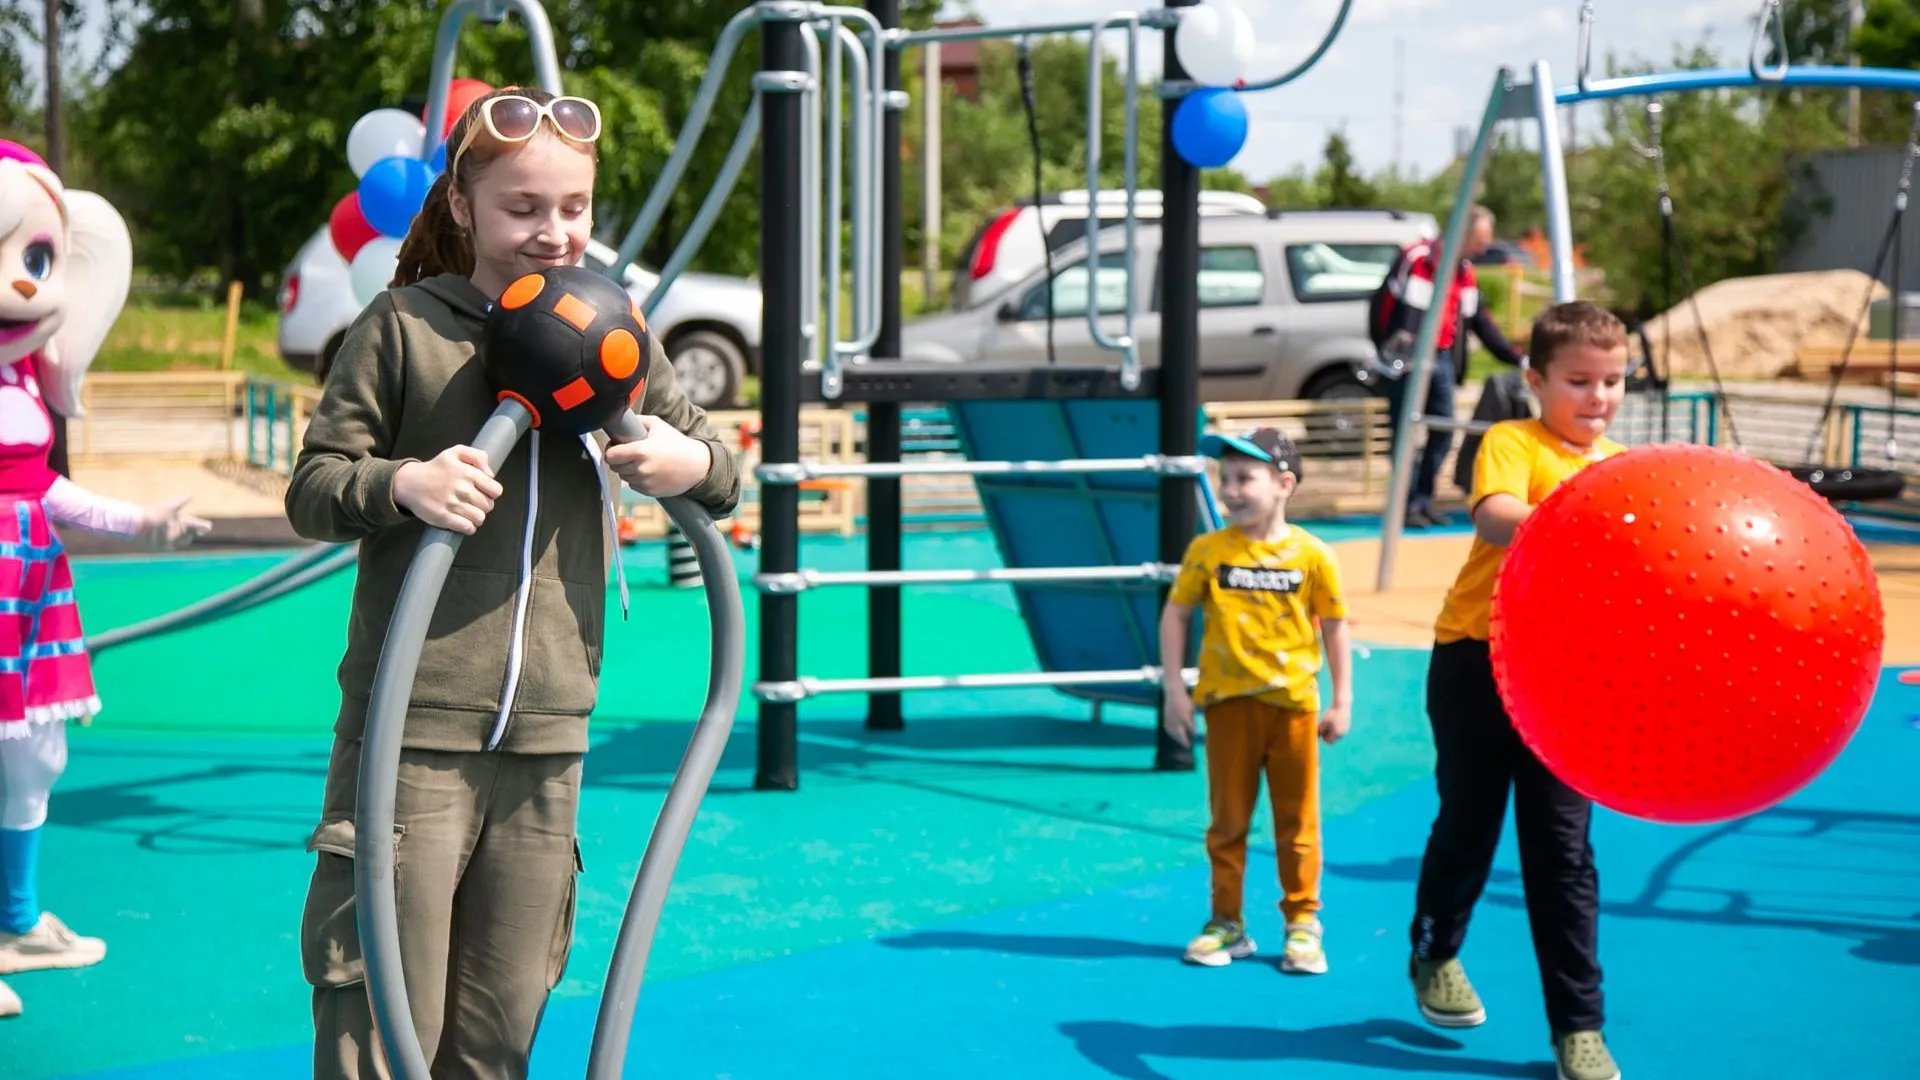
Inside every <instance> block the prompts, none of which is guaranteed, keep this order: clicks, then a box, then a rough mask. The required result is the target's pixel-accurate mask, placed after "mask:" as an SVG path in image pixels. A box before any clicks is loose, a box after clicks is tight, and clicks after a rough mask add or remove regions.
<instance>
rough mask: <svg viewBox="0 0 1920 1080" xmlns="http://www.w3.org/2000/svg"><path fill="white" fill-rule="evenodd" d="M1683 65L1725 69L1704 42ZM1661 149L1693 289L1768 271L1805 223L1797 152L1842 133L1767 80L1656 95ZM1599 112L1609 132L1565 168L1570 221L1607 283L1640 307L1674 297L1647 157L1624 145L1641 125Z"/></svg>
mask: <svg viewBox="0 0 1920 1080" xmlns="http://www.w3.org/2000/svg"><path fill="white" fill-rule="evenodd" d="M1676 66H1678V67H1681V68H1693V67H1718V66H1723V65H1722V63H1721V62H1720V61H1719V59H1718V58H1717V57H1715V56H1714V55H1713V54H1712V53H1711V52H1709V51H1707V50H1705V49H1696V50H1694V51H1693V52H1691V53H1689V54H1685V55H1682V56H1681V57H1680V58H1679V60H1678V63H1677V65H1676ZM1661 105H1662V114H1661V129H1662V131H1661V149H1662V152H1663V156H1664V162H1665V167H1666V175H1667V184H1668V188H1669V191H1670V192H1671V194H1672V197H1673V199H1674V203H1675V214H1674V220H1675V227H1676V232H1677V235H1678V241H1679V243H1680V244H1681V245H1683V246H1684V250H1685V253H1686V257H1687V262H1688V263H1689V265H1690V269H1691V271H1692V285H1693V287H1694V288H1695V289H1700V288H1704V287H1706V286H1707V285H1709V284H1711V283H1713V282H1715V281H1719V280H1722V279H1724V278H1729V277H1739V276H1746V275H1752V274H1765V273H1771V272H1772V271H1773V268H1774V265H1775V259H1776V257H1777V255H1778V254H1779V252H1781V251H1782V250H1785V249H1786V248H1787V247H1789V246H1791V245H1792V244H1793V243H1794V242H1795V240H1796V239H1797V238H1798V236H1799V235H1800V233H1801V231H1802V230H1804V228H1805V227H1806V225H1807V224H1808V220H1807V213H1808V211H1807V208H1805V207H1802V206H1799V205H1797V204H1794V203H1792V202H1791V201H1790V200H1791V196H1792V194H1793V192H1794V189H1795V187H1796V182H1795V180H1796V173H1797V172H1798V171H1799V170H1801V169H1803V168H1804V167H1805V166H1804V158H1805V155H1806V154H1807V153H1808V152H1810V151H1813V150H1818V149H1826V148H1831V147H1836V146H1839V145H1841V144H1842V143H1843V142H1844V138H1843V133H1842V131H1841V129H1840V126H1839V124H1838V123H1837V122H1836V119H1835V117H1834V116H1833V113H1832V110H1831V109H1829V108H1828V107H1827V105H1826V103H1825V102H1819V101H1812V100H1808V99H1804V98H1798V97H1796V96H1794V95H1791V94H1784V93H1781V92H1780V91H1777V90H1773V89H1770V88H1765V87H1761V88H1755V89H1744V88H1743V89H1737V90H1725V91H1711V92H1705V91H1703V92H1693V93H1686V94H1672V95H1667V96H1665V97H1664V98H1663V99H1662V101H1661ZM1605 115H1606V116H1607V124H1606V133H1607V139H1606V141H1604V142H1601V143H1597V144H1595V145H1593V146H1591V147H1589V148H1588V150H1587V151H1586V152H1585V153H1582V154H1581V155H1580V156H1579V157H1578V158H1576V159H1574V160H1573V161H1572V162H1571V163H1570V166H1569V175H1568V188H1569V194H1570V196H1571V199H1572V212H1573V228H1574V232H1575V234H1576V235H1577V236H1579V237H1580V238H1581V239H1582V241H1583V242H1584V244H1585V245H1586V248H1587V255H1588V258H1589V260H1590V261H1592V262H1594V263H1596V264H1598V265H1599V266H1600V267H1601V268H1602V269H1604V270H1605V272H1606V280H1607V289H1608V291H1609V292H1611V293H1613V294H1614V298H1615V301H1616V302H1617V303H1618V304H1620V305H1621V306H1623V307H1627V308H1630V309H1637V310H1639V311H1641V312H1642V313H1652V312H1654V311H1658V310H1664V308H1666V307H1667V306H1669V305H1671V304H1673V303H1678V302H1679V301H1680V300H1681V299H1682V298H1683V296H1684V290H1685V288H1686V285H1685V283H1684V282H1682V281H1681V280H1679V278H1678V276H1677V274H1676V276H1675V278H1674V282H1673V293H1672V295H1667V294H1666V292H1665V289H1664V287H1663V284H1662V267H1663V258H1664V252H1663V249H1662V247H1661V230H1660V226H1659V220H1660V219H1659V204H1658V198H1657V193H1656V188H1655V178H1654V175H1653V170H1652V167H1651V165H1650V163H1649V162H1648V159H1647V158H1645V157H1644V156H1642V155H1641V154H1640V153H1639V152H1638V151H1637V150H1636V149H1635V148H1634V145H1633V142H1634V141H1638V142H1639V143H1642V144H1645V143H1647V142H1648V140H1649V137H1650V136H1649V131H1648V128H1647V125H1646V122H1645V117H1644V114H1643V113H1642V112H1641V111H1640V110H1639V109H1628V108H1626V107H1621V108H1618V109H1614V110H1610V111H1609V112H1608V113H1606V114H1605Z"/></svg>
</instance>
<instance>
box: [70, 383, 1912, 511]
mask: <svg viewBox="0 0 1920 1080" xmlns="http://www.w3.org/2000/svg"><path fill="white" fill-rule="evenodd" d="M1917 351H1920V350H1917ZM1478 390H1479V388H1478V387H1477V386H1468V387H1462V388H1461V400H1460V402H1459V408H1458V415H1460V416H1462V417H1466V416H1470V415H1471V414H1472V410H1473V407H1474V403H1475V399H1476V397H1477V395H1478ZM1856 393H1857V391H1856ZM319 399H320V391H319V389H318V388H316V387H313V386H311V385H304V384H297V383H292V382H285V381H280V380H269V379H263V378H260V377H258V376H249V375H246V374H244V373H238V372H214V371H209V372H166V373H118V372H100V373H96V374H93V375H90V376H89V377H88V379H87V380H86V382H85V384H84V385H83V387H82V390H81V402H82V404H83V405H84V406H85V407H86V415H85V416H84V417H82V418H80V419H78V420H76V421H74V422H73V423H72V424H70V425H69V428H68V433H69V456H70V458H71V459H72V460H73V461H74V462H75V463H76V464H78V465H86V466H95V467H99V466H112V465H116V464H126V465H136V464H139V465H152V464H156V463H158V464H174V465H179V464H203V465H206V466H207V467H209V468H212V469H214V470H216V471H218V472H221V473H223V474H226V475H228V476H231V477H233V478H234V479H237V480H240V481H241V482H243V483H245V484H246V485H247V486H249V487H253V488H255V489H265V490H267V491H268V492H269V493H271V494H278V492H279V490H280V489H281V485H283V484H284V483H285V477H286V476H287V475H288V474H290V473H291V472H292V468H293V462H294V460H295V458H296V456H297V455H298V452H299V446H300V441H301V439H302V437H303V436H304V434H305V432H306V425H307V420H308V417H310V416H311V415H312V413H313V409H314V407H315V405H316V404H317V403H318V401H319ZM1876 400H1877V402H1878V403H1877V404H1876V403H1868V402H1865V401H1846V402H1843V403H1841V404H1840V405H1839V408H1838V410H1837V415H1836V416H1835V417H1834V423H1833V424H1832V425H1831V426H1830V427H1829V428H1828V429H1827V430H1826V433H1825V434H1826V437H1825V439H1824V440H1821V442H1822V443H1823V444H1824V445H1823V446H1822V447H1820V450H1821V452H1823V454H1824V458H1825V461H1826V462H1828V463H1831V464H1849V463H1853V462H1858V463H1859V464H1860V465H1863V466H1883V467H1884V464H1885V463H1884V462H1882V461H1879V460H1875V459H1876V458H1878V457H1880V456H1881V455H1880V453H1879V447H1880V446H1881V445H1882V444H1883V443H1884V441H1885V439H1886V434H1887V432H1886V428H1887V426H1888V423H1889V420H1890V419H1891V420H1892V421H1893V422H1894V426H1895V427H1897V428H1898V429H1899V430H1898V444H1899V446H1900V460H1899V461H1898V463H1897V464H1895V465H1894V467H1895V468H1897V469H1899V471H1901V472H1904V473H1906V474H1907V475H1908V476H1909V477H1910V478H1911V479H1913V480H1914V481H1915V483H1913V484H1910V485H1909V487H1910V490H1912V491H1914V492H1916V493H1920V456H1916V450H1920V410H1910V409H1908V408H1905V407H1904V406H1903V407H1902V408H1901V409H1900V410H1899V411H1898V412H1897V413H1889V411H1888V409H1887V407H1886V405H1885V404H1884V399H1876ZM1204 411H1205V413H1206V417H1207V427H1208V428H1209V429H1210V430H1220V431H1247V430H1250V429H1252V428H1255V427H1258V426H1261V425H1273V426H1276V427H1279V428H1280V429H1282V430H1283V431H1286V432H1287V433H1288V434H1289V435H1291V436H1292V437H1293V438H1294V439H1295V441H1296V442H1298V443H1299V445H1300V447H1301V450H1302V451H1303V453H1304V456H1305V458H1306V473H1305V475H1304V477H1303V482H1302V483H1301V485H1300V487H1299V488H1298V490H1297V492H1296V494H1295V496H1294V499H1293V504H1292V512H1293V513H1295V514H1296V515H1300V516H1314V515H1322V514H1329V513H1332V514H1345V513H1361V514H1367V513H1378V512H1379V511H1380V510H1381V508H1382V507H1383V506H1384V505H1385V502H1386V496H1387V491H1388V487H1389V478H1390V474H1391V462H1390V458H1389V454H1388V443H1389V439H1388V423H1389V418H1388V415H1387V405H1386V402H1385V401H1383V400H1381V399H1379V398H1371V397H1369V398H1360V399H1349V400H1337V401H1319V402H1308V401H1297V400H1288V401H1235V402H1213V403H1209V404H1207V405H1205V406H1204ZM1655 412H1657V410H1655V409H1654V408H1653V406H1652V404H1651V403H1650V402H1648V401H1645V400H1643V399H1640V398H1630V399H1629V402H1628V405H1627V407H1626V408H1625V409H1624V410H1623V413H1622V416H1621V419H1620V421H1619V423H1617V424H1616V437H1617V438H1620V439H1622V440H1623V441H1627V442H1630V443H1631V442H1643V441H1650V440H1652V439H1654V438H1657V437H1658V432H1659V425H1658V424H1657V422H1656V417H1655V416H1654V413H1655ZM1819 414H1820V410H1819V408H1818V405H1817V404H1809V403H1808V402H1807V400H1805V395H1795V396H1793V397H1791V398H1789V397H1786V396H1784V395H1783V392H1782V390H1781V388H1779V387H1774V388H1771V389H1768V390H1766V391H1764V392H1763V391H1762V390H1761V389H1760V388H1752V389H1747V388H1741V389H1734V390H1732V391H1731V392H1730V393H1729V394H1728V395H1727V398H1726V401H1725V402H1724V403H1723V404H1722V405H1721V406H1720V407H1718V408H1716V407H1715V406H1714V403H1713V402H1712V400H1711V396H1710V395H1706V394H1702V393H1699V392H1687V393H1680V392H1676V393H1675V395H1674V398H1673V401H1672V403H1671V405H1670V408H1669V412H1668V418H1669V424H1668V427H1669V430H1670V437H1672V438H1674V439H1679V440H1686V441H1692V442H1704V443H1718V444H1728V443H1730V442H1731V440H1730V439H1729V437H1728V430H1727V428H1728V425H1727V424H1726V423H1725V419H1726V418H1727V417H1728V416H1733V417H1737V418H1738V419H1739V424H1738V431H1739V434H1740V436H1741V440H1740V441H1741V444H1742V445H1741V448H1742V449H1744V450H1746V451H1748V452H1750V453H1755V454H1758V455H1760V456H1762V457H1764V458H1767V459H1768V460H1773V461H1794V462H1797V461H1799V460H1800V458H1801V457H1803V456H1804V454H1805V452H1806V450H1805V442H1806V440H1807V438H1808V435H1809V434H1810V433H1812V432H1813V431H1815V430H1816V428H1818V426H1819V423H1818V419H1819ZM710 421H711V423H712V424H713V426H714V428H715V430H716V431H718V432H719V434H720V436H721V438H722V439H723V441H725V442H726V444H727V445H728V447H729V448H730V449H732V450H733V451H734V452H735V454H736V455H737V456H738V460H739V467H740V472H741V475H742V494H741V501H740V509H739V511H738V513H737V514H736V515H735V517H734V519H733V521H731V522H729V523H728V527H729V528H733V527H738V528H741V529H744V530H746V531H749V532H751V531H754V530H757V529H758V527H759V519H760V486H759V484H758V483H756V482H755V481H754V479H753V468H754V466H755V465H756V464H758V462H759V460H760V450H759V441H758V431H759V423H760V415H759V413H758V412H757V411H752V410H733V411H724V412H715V413H712V414H710ZM865 422H866V414H865V411H864V410H862V409H859V408H858V407H857V406H855V407H852V408H822V407H814V408H806V409H803V410H802V411H801V416H800V453H801V457H802V458H803V459H805V460H810V461H827V462H852V461H860V460H862V453H861V447H862V446H864V445H865V441H866V432H865ZM1461 441H1462V440H1461V439H1459V438H1457V437H1456V438H1455V439H1454V440H1453V445H1454V448H1455V449H1454V451H1451V452H1450V453H1449V455H1448V460H1447V462H1446V464H1445V465H1443V467H1442V471H1441V482H1440V496H1441V498H1442V499H1443V500H1449V501H1450V500H1452V499H1456V498H1459V497H1461V496H1463V495H1464V493H1463V492H1459V491H1457V490H1455V489H1454V487H1453V485H1452V482H1451V477H1452V474H1453V455H1454V454H1455V453H1457V449H1458V447H1459V445H1460V442H1461ZM902 446H903V451H904V454H905V456H906V457H908V458H909V459H922V460H925V459H935V460H937V459H941V458H957V457H961V456H962V455H961V452H960V446H959V442H958V439H957V437H956V436H955V434H954V432H953V428H952V423H951V419H950V418H949V417H947V415H946V411H945V410H944V409H943V408H941V407H939V406H937V405H935V406H929V407H926V408H922V409H917V410H908V414H907V416H906V418H905V422H904V423H903V432H902ZM622 491H623V493H624V497H623V500H622V501H623V512H624V513H625V515H626V516H627V518H628V527H629V530H630V531H631V532H632V533H633V534H636V535H640V536H658V535H660V534H661V533H662V532H663V531H664V529H665V527H666V515H665V514H664V513H663V512H662V511H661V510H660V508H659V507H658V505H657V504H655V503H654V502H653V501H652V500H649V499H644V498H641V497H640V496H638V495H635V494H633V493H631V492H625V491H624V489H622ZM902 497H903V501H904V502H905V504H906V517H907V521H906V526H907V527H908V528H910V529H911V528H921V529H925V528H941V527H952V526H960V527H971V526H977V525H979V524H980V523H981V522H982V520H983V519H982V518H981V515H980V507H979V503H978V500H977V498H976V497H975V493H974V487H973V483H972V481H971V480H970V479H968V478H966V477H957V478H956V477H937V476H933V477H929V476H917V477H909V478H907V479H906V480H905V481H903V483H902ZM1911 498H1912V497H1911V496H1910V499H1911ZM1907 505H1908V506H1914V505H1915V504H1914V503H1913V502H1911V501H1910V502H1908V503H1907ZM866 507H867V500H866V484H865V482H864V481H861V480H858V479H834V480H819V481H810V482H808V483H806V484H803V485H801V528H802V529H803V531H807V532H813V533H834V534H838V535H843V536H847V535H852V534H854V533H855V532H856V531H858V530H859V529H860V528H861V527H862V525H863V524H864V522H865V515H866Z"/></svg>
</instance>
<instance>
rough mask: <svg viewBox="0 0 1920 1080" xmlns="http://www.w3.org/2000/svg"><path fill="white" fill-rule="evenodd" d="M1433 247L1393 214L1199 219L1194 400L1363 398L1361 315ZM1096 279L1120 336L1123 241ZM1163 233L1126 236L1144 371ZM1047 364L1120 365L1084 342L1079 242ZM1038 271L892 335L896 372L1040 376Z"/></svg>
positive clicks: (1151, 354)
mask: <svg viewBox="0 0 1920 1080" xmlns="http://www.w3.org/2000/svg"><path fill="white" fill-rule="evenodd" d="M1438 235H1439V227H1438V225H1437V223H1436V222H1435V221H1434V218H1433V216H1432V215H1430V214H1417V213H1404V212H1401V211H1396V210H1277V211H1269V212H1267V213H1264V214H1220V215H1214V216H1203V217H1202V218H1201V219H1200V399H1201V400H1202V401H1272V400H1281V399H1287V398H1309V399H1322V400H1324V399H1328V398H1363V397H1366V396H1368V391H1367V389H1366V387H1365V386H1364V385H1362V384H1361V382H1360V381H1359V379H1357V378H1356V377H1355V372H1356V371H1357V370H1359V369H1360V368H1362V367H1363V366H1364V365H1365V364H1366V363H1367V362H1368V361H1369V360H1371V359H1372V357H1373V352H1374V350H1373V345H1372V342H1371V340H1370V339H1369V338H1368V335H1367V301H1368V298H1369V297H1370V296H1371V295H1372V293H1373V290H1374V289H1375V287H1377V286H1378V285H1379V284H1380V282H1381V280H1382V279H1383V278H1385V277H1386V274H1387V269H1388V267H1389V266H1391V265H1392V263H1393V259H1394V256H1395V255H1396V254H1398V253H1399V251H1400V249H1401V248H1402V247H1403V246H1405V245H1407V244H1410V243H1412V242H1414V241H1415V240H1420V239H1431V238H1433V237H1436V236H1438ZM1096 239H1097V241H1098V243H1099V250H1100V257H1099V266H1100V269H1099V273H1098V275H1097V276H1096V277H1095V279H1094V291H1095V292H1096V294H1097V302H1098V304H1099V309H1098V310H1099V312H1100V313H1101V320H1100V324H1101V328H1102V329H1103V330H1104V331H1105V333H1106V334H1107V336H1108V337H1117V336H1118V335H1119V334H1120V333H1121V332H1122V329H1123V324H1124V320H1123V319H1122V317H1121V312H1123V311H1124V310H1125V307H1126V291H1125V290H1126V282H1127V274H1126V270H1125V266H1126V263H1125V258H1126V256H1125V249H1126V245H1125V235H1124V234H1123V232H1122V231H1121V230H1120V229H1119V228H1118V227H1116V226H1108V227H1107V228H1105V229H1102V230H1101V231H1100V233H1099V234H1098V236H1097V238H1096ZM1159 261H1160V226H1159V225H1158V223H1139V224H1137V225H1136V227H1135V233H1134V274H1133V286H1134V323H1133V335H1134V339H1135V341H1136V342H1137V343H1138V349H1139V355H1140V364H1141V366H1142V367H1153V366H1156V365H1157V364H1158V363H1159V361H1160V288H1159ZM1053 264H1054V273H1053V277H1052V281H1051V289H1052V293H1053V361H1054V362H1056V363H1060V364H1068V365H1102V364H1105V365H1113V366H1116V367H1117V366H1118V365H1119V363H1120V354H1119V353H1117V352H1114V351H1111V350H1109V349H1105V348H1102V347H1100V346H1099V345H1098V344H1096V343H1095V342H1094V340H1093V335H1092V334H1091V333H1090V332H1089V331H1088V328H1087V318H1086V305H1087V294H1088V288H1087V284H1088V282H1087V242H1086V240H1084V239H1082V240H1079V241H1076V242H1074V243H1073V244H1070V245H1067V246H1066V247H1063V248H1061V249H1060V250H1059V251H1058V252H1055V254H1054V257H1053ZM1048 289H1049V281H1048V277H1047V272H1046V270H1045V269H1041V270H1040V271H1038V272H1037V273H1033V274H1029V275H1028V276H1027V277H1026V278H1025V279H1023V280H1022V281H1021V282H1020V283H1019V284H1018V285H1016V286H1014V287H1013V288H1012V289H1011V290H1009V291H1008V292H1006V293H1005V294H1003V295H1001V296H996V297H994V298H993V299H990V300H983V301H981V302H979V303H977V304H975V305H973V306H971V307H968V308H966V309H965V310H961V311H954V312H944V313H941V314H937V315H931V316H928V317H926V318H922V319H917V320H915V321H913V322H910V323H908V324H906V325H905V326H904V327H903V328H902V333H901V337H902V348H901V351H902V353H903V354H904V358H905V359H908V360H923V361H934V362H945V363H967V362H970V361H1018V362H1023V363H1029V364H1044V363H1047V362H1048V361H1049V358H1048V350H1047V292H1048Z"/></svg>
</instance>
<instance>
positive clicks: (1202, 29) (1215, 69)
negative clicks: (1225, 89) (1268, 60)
mask: <svg viewBox="0 0 1920 1080" xmlns="http://www.w3.org/2000/svg"><path fill="white" fill-rule="evenodd" d="M1177 10H1178V11H1179V12H1180V26H1179V29H1178V30H1176V31H1175V33H1174V36H1173V53H1174V55H1175V56H1177V57H1179V59H1180V66H1181V67H1183V68H1185V69H1186V70H1187V77H1188V78H1190V79H1192V80H1193V81H1194V82H1197V83H1199V84H1200V85H1202V86H1234V85H1236V84H1238V83H1240V82H1241V81H1242V80H1245V79H1246V78H1248V77H1249V75H1250V74H1251V73H1252V70H1253V54H1254V48H1255V43H1254V38H1253V20H1252V19H1250V18H1248V17H1247V13H1246V11H1245V10H1243V9H1242V8H1241V7H1240V5H1238V4H1235V3H1232V2H1231V0H1206V2H1205V3H1203V4H1200V5H1197V6H1195V7H1190V8H1179V9H1177Z"/></svg>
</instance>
